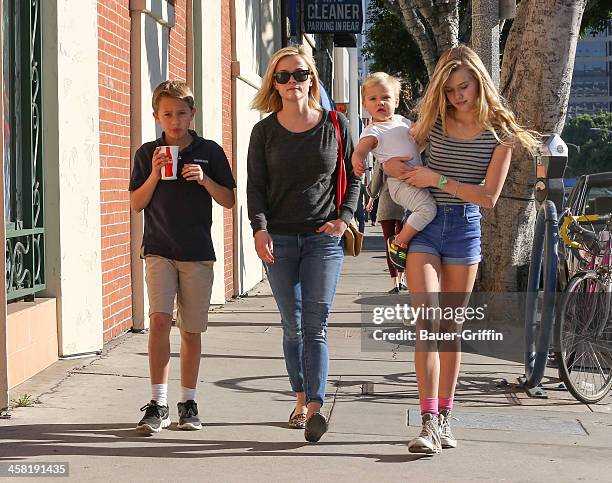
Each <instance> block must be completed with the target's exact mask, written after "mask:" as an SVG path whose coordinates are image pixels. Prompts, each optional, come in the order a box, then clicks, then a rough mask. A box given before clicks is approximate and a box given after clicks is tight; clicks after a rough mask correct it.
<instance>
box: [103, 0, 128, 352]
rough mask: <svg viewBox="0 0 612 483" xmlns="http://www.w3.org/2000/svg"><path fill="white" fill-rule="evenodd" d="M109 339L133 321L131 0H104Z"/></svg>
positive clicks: (106, 319) (105, 266)
mask: <svg viewBox="0 0 612 483" xmlns="http://www.w3.org/2000/svg"><path fill="white" fill-rule="evenodd" d="M98 67H99V77H98V79H99V80H98V85H99V97H100V101H99V105H100V198H101V213H102V297H103V311H104V313H103V316H104V324H103V331H104V332H103V335H104V342H106V341H108V340H110V339H112V338H113V337H115V336H117V335H119V334H120V333H121V332H123V331H126V330H128V329H129V328H130V327H131V326H132V291H131V275H130V203H129V194H128V190H127V188H128V182H129V177H130V12H129V0H100V1H98Z"/></svg>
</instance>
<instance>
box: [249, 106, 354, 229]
mask: <svg viewBox="0 0 612 483" xmlns="http://www.w3.org/2000/svg"><path fill="white" fill-rule="evenodd" d="M338 120H339V123H340V130H341V133H342V139H343V146H344V165H345V169H346V173H347V178H348V186H347V189H346V194H345V196H344V201H343V203H342V206H341V208H340V215H339V216H338V213H337V210H336V180H337V172H336V171H337V164H338V141H337V139H336V131H335V128H334V125H333V122H332V120H331V117H330V115H329V111H323V116H322V119H321V121H320V122H319V123H318V124H317V125H316V126H315V127H313V128H311V129H309V130H308V131H305V132H301V133H294V132H291V131H288V130H287V129H285V128H284V127H283V126H282V125H281V124H280V123H279V122H278V119H277V117H276V113H273V114H271V115H270V116H268V117H266V118H265V119H262V120H261V121H259V122H258V123H257V124H256V125H255V126H254V127H253V131H252V133H251V142H250V144H249V153H248V159H247V172H248V177H247V205H248V212H249V219H250V220H251V227H252V228H253V231H254V232H256V231H258V230H267V231H269V232H270V233H278V234H298V233H307V232H311V231H314V230H315V229H316V228H318V227H319V226H321V225H323V224H324V223H325V222H327V221H330V220H334V219H337V218H341V219H342V220H344V221H345V222H347V223H348V222H349V221H350V220H351V219H352V218H353V215H354V212H355V209H356V207H357V199H358V197H359V178H358V177H357V176H355V174H354V172H353V167H352V165H351V156H352V154H353V142H352V140H351V136H350V133H349V130H348V121H347V120H346V118H345V117H344V116H343V115H342V114H339V115H338Z"/></svg>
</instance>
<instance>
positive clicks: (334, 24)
mask: <svg viewBox="0 0 612 483" xmlns="http://www.w3.org/2000/svg"><path fill="white" fill-rule="evenodd" d="M362 25H363V5H362V3H361V0H304V31H305V32H306V33H309V34H322V33H351V34H359V33H361V26H362Z"/></svg>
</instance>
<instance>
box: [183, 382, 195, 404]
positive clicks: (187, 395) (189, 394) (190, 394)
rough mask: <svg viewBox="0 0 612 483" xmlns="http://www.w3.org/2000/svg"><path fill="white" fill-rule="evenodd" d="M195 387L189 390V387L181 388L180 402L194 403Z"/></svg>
mask: <svg viewBox="0 0 612 483" xmlns="http://www.w3.org/2000/svg"><path fill="white" fill-rule="evenodd" d="M195 393H196V390H195V387H194V388H193V389H191V388H189V387H183V386H181V402H182V403H184V402H187V401H195Z"/></svg>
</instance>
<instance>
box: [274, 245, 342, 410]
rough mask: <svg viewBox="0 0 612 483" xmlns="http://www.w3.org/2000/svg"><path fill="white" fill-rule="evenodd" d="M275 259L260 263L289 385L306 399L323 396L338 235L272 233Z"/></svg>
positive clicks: (336, 275)
mask: <svg viewBox="0 0 612 483" xmlns="http://www.w3.org/2000/svg"><path fill="white" fill-rule="evenodd" d="M270 236H271V237H272V242H273V251H274V252H273V253H274V263H273V264H267V263H265V264H264V266H265V268H266V272H267V274H268V280H269V282H270V287H272V293H273V294H274V298H275V299H276V305H277V306H278V310H279V312H280V316H281V323H282V327H283V352H284V354H285V365H286V366H287V373H288V375H289V382H290V383H291V388H292V389H293V391H295V392H305V393H306V402H307V403H309V402H311V401H316V402H319V403H320V404H321V405H322V404H323V401H324V399H325V386H326V384H327V373H328V368H329V353H328V350H327V318H328V317H329V312H330V310H331V306H332V302H333V301H334V295H335V293H336V286H337V284H338V279H339V277H340V271H341V270H342V261H343V259H344V252H343V248H342V239H341V238H338V237H332V236H329V235H326V234H325V233H302V234H299V235H277V234H270Z"/></svg>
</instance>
